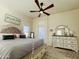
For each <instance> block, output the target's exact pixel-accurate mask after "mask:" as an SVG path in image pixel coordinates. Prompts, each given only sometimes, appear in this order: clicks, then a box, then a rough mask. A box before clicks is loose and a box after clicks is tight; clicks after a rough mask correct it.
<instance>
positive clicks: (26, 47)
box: [0, 27, 43, 59]
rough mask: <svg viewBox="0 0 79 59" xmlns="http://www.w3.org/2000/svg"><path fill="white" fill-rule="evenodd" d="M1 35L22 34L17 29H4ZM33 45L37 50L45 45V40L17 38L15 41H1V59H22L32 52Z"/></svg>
mask: <svg viewBox="0 0 79 59" xmlns="http://www.w3.org/2000/svg"><path fill="white" fill-rule="evenodd" d="M0 33H12V34H16V33H17V34H22V32H21V31H20V30H19V29H18V28H16V27H8V28H4V29H3V30H2V31H1V32H0ZM10 38H11V37H10ZM33 42H34V43H33ZM33 44H34V48H35V49H37V48H39V47H40V46H42V45H43V40H42V39H31V38H26V39H24V38H23V39H22V38H18V39H17V38H16V39H15V40H13V39H11V40H1V39H0V59H22V58H23V57H24V56H25V55H28V54H29V53H30V52H32V48H33Z"/></svg>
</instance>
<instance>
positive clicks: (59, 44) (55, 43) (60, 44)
mask: <svg viewBox="0 0 79 59" xmlns="http://www.w3.org/2000/svg"><path fill="white" fill-rule="evenodd" d="M53 47H63V44H62V43H57V42H53Z"/></svg>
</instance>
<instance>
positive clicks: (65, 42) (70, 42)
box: [53, 36, 78, 52]
mask: <svg viewBox="0 0 79 59" xmlns="http://www.w3.org/2000/svg"><path fill="white" fill-rule="evenodd" d="M53 47H60V48H66V49H71V50H74V51H76V52H78V44H77V37H61V36H53Z"/></svg>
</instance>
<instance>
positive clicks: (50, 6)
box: [44, 4, 54, 11]
mask: <svg viewBox="0 0 79 59" xmlns="http://www.w3.org/2000/svg"><path fill="white" fill-rule="evenodd" d="M52 7H54V4H51V5H49V6H48V7H46V8H45V9H44V11H45V10H47V9H50V8H52Z"/></svg>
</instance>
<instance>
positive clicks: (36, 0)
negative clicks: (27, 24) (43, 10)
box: [35, 0, 40, 8]
mask: <svg viewBox="0 0 79 59" xmlns="http://www.w3.org/2000/svg"><path fill="white" fill-rule="evenodd" d="M35 3H36V4H37V6H38V7H39V8H40V5H39V1H38V0H35Z"/></svg>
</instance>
